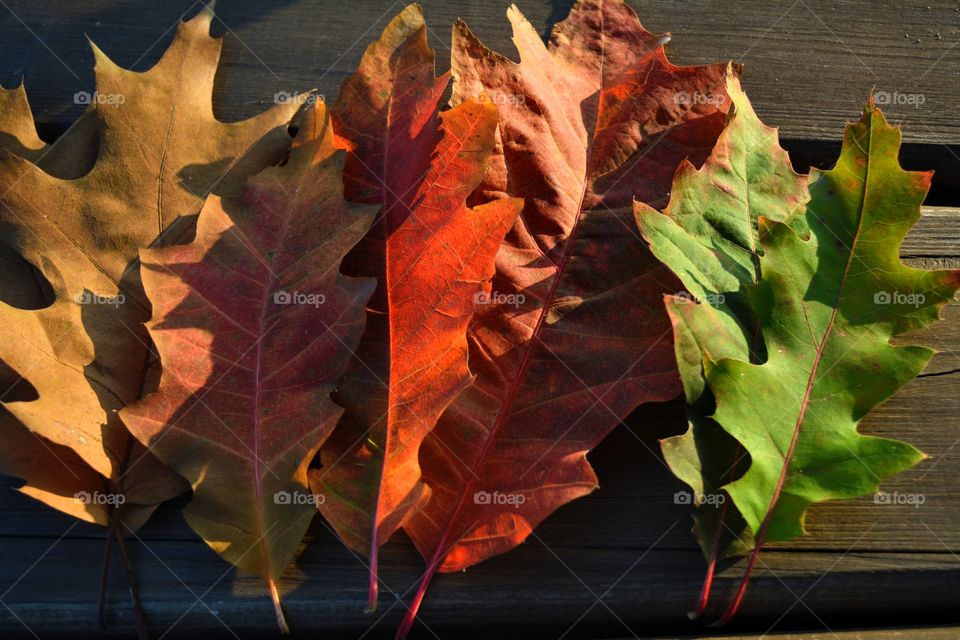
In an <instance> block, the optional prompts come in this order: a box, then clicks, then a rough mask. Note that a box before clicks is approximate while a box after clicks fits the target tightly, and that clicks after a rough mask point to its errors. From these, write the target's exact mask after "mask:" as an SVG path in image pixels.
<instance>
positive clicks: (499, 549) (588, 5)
mask: <svg viewBox="0 0 960 640" xmlns="http://www.w3.org/2000/svg"><path fill="white" fill-rule="evenodd" d="M508 15H509V18H510V21H511V23H512V24H513V31H514V35H513V40H514V43H515V44H516V46H517V49H518V51H519V53H520V62H519V63H514V62H511V61H510V60H508V59H507V58H505V57H503V56H501V55H499V54H496V53H494V52H492V51H490V50H489V49H487V48H486V47H484V46H483V45H482V44H481V43H480V42H479V41H478V40H477V38H476V37H475V36H473V34H471V33H470V31H469V30H468V29H467V27H466V26H465V25H464V24H463V23H457V25H456V26H455V27H454V38H453V53H452V60H453V63H452V64H453V74H454V76H455V77H456V79H457V82H456V84H455V87H454V92H453V102H454V104H459V103H460V102H462V101H463V100H465V99H467V98H468V97H469V96H472V95H478V94H483V95H486V96H488V98H487V99H488V100H490V101H491V102H493V103H494V104H495V105H496V107H497V109H498V119H499V141H498V145H497V152H496V153H495V154H494V157H493V158H492V160H491V169H490V171H489V172H488V173H487V176H486V179H485V180H484V182H483V184H482V185H481V187H480V188H479V189H478V191H477V193H475V194H474V196H473V197H472V199H471V202H472V203H485V202H496V201H497V199H499V198H502V197H504V196H505V195H509V196H519V197H522V198H524V199H525V203H526V204H525V206H524V209H523V212H522V213H521V214H520V216H519V218H518V220H517V223H516V224H515V226H514V227H513V229H512V230H511V231H510V233H509V234H508V235H507V238H506V241H505V242H504V243H503V246H502V247H501V248H500V251H499V254H498V256H497V272H496V275H495V277H494V279H493V285H492V289H493V293H492V295H491V298H490V300H489V302H490V304H488V305H486V306H485V307H484V309H483V310H482V311H480V312H478V313H477V314H476V316H475V318H474V320H473V322H472V324H471V326H470V331H469V341H470V368H471V370H472V371H473V372H474V373H475V374H476V375H477V380H476V382H475V383H474V385H473V386H472V387H470V388H469V389H467V390H466V391H465V392H464V393H463V394H462V395H461V396H460V397H459V398H457V400H456V401H455V402H454V403H453V404H452V406H451V407H450V408H449V409H448V410H447V412H446V413H445V414H444V415H443V417H442V418H441V419H440V421H439V422H438V425H437V427H436V429H435V430H434V431H433V432H432V433H431V434H430V436H429V437H428V438H427V439H426V440H425V441H424V444H423V447H422V449H421V453H420V460H421V463H422V466H423V469H424V478H425V480H426V482H427V484H428V485H429V486H430V487H431V489H432V491H433V497H432V499H431V500H430V502H429V503H427V505H426V507H425V508H424V509H423V510H422V511H420V512H419V513H417V514H415V515H414V516H413V517H412V518H411V519H410V520H409V521H408V522H407V524H406V525H405V529H406V531H407V532H408V533H409V535H410V537H411V538H412V539H413V541H414V543H415V544H416V545H417V547H418V549H419V550H420V552H421V553H422V554H423V556H424V558H425V559H426V561H427V572H426V574H425V576H424V579H423V580H422V581H421V584H420V586H419V589H418V591H417V593H416V594H415V596H414V600H413V606H412V607H411V609H410V610H409V611H408V614H407V616H406V618H405V619H404V622H403V624H402V625H401V628H400V630H399V633H398V636H404V635H406V633H407V632H408V631H409V629H410V627H411V625H412V624H413V621H414V617H415V615H416V611H417V609H418V607H419V605H420V603H421V601H422V599H423V597H424V594H425V592H426V589H427V586H428V584H429V582H430V579H431V577H432V576H433V574H434V572H435V571H438V570H439V571H444V572H446V571H457V570H461V569H463V568H466V567H468V566H470V565H473V564H475V563H477V562H480V561H482V560H484V559H485V558H488V557H490V556H492V555H495V554H498V553H503V552H505V551H508V550H509V549H512V548H513V547H515V546H516V545H518V544H520V542H522V541H523V540H524V539H525V538H526V537H527V536H528V535H529V534H530V532H531V531H532V530H533V528H534V527H536V526H537V524H539V523H540V522H541V521H542V520H543V519H544V518H546V517H547V516H548V515H550V514H551V513H552V512H553V511H554V510H555V509H557V508H558V507H560V506H562V505H563V504H565V503H567V502H569V501H571V500H573V499H575V498H577V497H580V496H583V495H584V494H587V493H589V492H591V491H593V490H594V489H596V487H597V478H596V476H595V474H594V472H593V469H592V468H591V467H590V465H589V463H588V462H587V460H586V454H587V452H588V451H590V450H591V449H592V448H593V447H595V446H596V445H597V444H598V443H599V442H600V440H602V439H603V438H604V436H606V435H607V434H608V433H609V432H610V431H611V430H612V429H613V428H614V427H616V426H617V425H618V424H619V423H620V421H621V420H622V419H624V418H625V417H626V416H627V415H628V414H629V413H630V412H631V411H632V410H633V409H634V408H635V407H636V406H637V405H639V404H641V403H644V402H650V401H658V400H665V399H668V398H671V397H673V396H675V395H676V394H677V393H678V392H679V391H680V385H679V381H678V377H677V371H676V362H675V360H674V355H673V346H672V343H671V329H670V322H669V320H668V318H667V316H666V313H665V312H664V311H663V305H662V296H663V294H664V293H666V292H675V291H677V290H678V289H677V287H678V284H677V282H676V280H675V279H674V278H673V276H672V275H671V274H669V273H668V272H667V271H666V270H665V269H663V268H662V267H661V266H660V265H659V264H658V262H657V260H656V259H654V258H653V256H652V255H651V254H650V252H649V251H648V249H647V248H646V246H645V245H644V243H643V242H642V240H641V239H640V237H639V234H638V233H637V232H636V229H635V227H634V225H633V216H632V203H633V200H634V199H635V198H636V199H639V200H642V201H645V202H664V201H665V200H666V197H667V194H668V192H669V189H670V183H671V179H672V176H673V173H674V171H675V170H676V168H677V166H678V164H679V163H680V162H681V161H682V160H684V159H685V158H686V159H690V160H691V161H692V162H694V163H698V164H699V163H701V162H702V161H703V160H704V159H705V158H706V156H707V155H708V153H709V151H710V149H711V148H712V147H713V144H714V142H715V141H716V139H717V137H718V135H719V134H720V132H721V130H722V128H723V124H724V121H725V118H726V112H727V110H728V108H729V98H728V97H727V95H726V89H725V86H726V84H725V81H726V76H727V75H728V73H737V72H738V69H737V68H734V67H729V66H728V65H726V64H716V65H710V66H702V67H677V66H675V65H673V64H671V63H670V62H669V61H668V60H667V58H666V56H665V54H664V51H663V44H664V43H665V42H666V41H667V40H668V38H667V37H660V36H657V35H654V34H651V33H648V32H647V31H646V30H645V29H644V28H643V27H642V26H641V24H640V22H639V20H638V18H637V16H636V14H634V13H633V11H632V10H631V9H630V8H629V7H628V6H627V5H626V4H625V3H624V2H622V1H620V0H579V1H578V2H577V3H576V4H575V5H574V7H573V9H572V10H571V14H570V16H569V17H568V18H567V19H566V20H565V21H564V22H562V23H560V24H558V25H557V26H556V27H555V28H554V30H553V34H552V36H551V39H550V44H549V46H545V45H544V43H543V41H542V40H541V38H540V36H539V35H538V34H537V32H536V30H535V29H534V28H533V26H532V25H530V23H529V22H528V21H527V20H526V19H525V18H524V17H523V16H522V15H521V14H520V12H519V11H518V10H517V9H516V8H515V7H514V8H511V9H510V11H509V12H508Z"/></svg>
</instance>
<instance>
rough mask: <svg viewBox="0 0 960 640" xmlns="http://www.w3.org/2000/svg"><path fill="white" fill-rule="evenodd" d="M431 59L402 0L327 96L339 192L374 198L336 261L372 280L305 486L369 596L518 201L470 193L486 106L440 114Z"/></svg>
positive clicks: (420, 499) (439, 87) (411, 496)
mask: <svg viewBox="0 0 960 640" xmlns="http://www.w3.org/2000/svg"><path fill="white" fill-rule="evenodd" d="M434 66H435V65H434V53H433V51H432V50H430V49H429V48H428V47H427V38H426V27H425V25H424V21H423V15H422V13H421V11H420V8H419V7H417V6H416V5H411V6H410V7H407V8H406V9H405V10H404V11H403V12H402V13H400V14H399V15H398V16H397V17H396V18H394V20H393V21H392V22H391V23H390V24H389V26H388V27H387V28H386V30H385V31H384V33H383V35H382V36H381V38H380V39H379V40H378V41H376V42H374V43H373V44H372V45H370V47H369V48H368V49H367V51H366V53H365V55H364V57H363V60H362V62H361V64H360V68H359V70H358V71H357V73H356V74H355V75H353V76H352V77H350V78H349V79H348V80H347V81H346V82H345V83H344V86H343V90H342V94H341V97H340V100H339V101H338V102H337V104H336V105H335V106H334V107H333V110H332V112H333V118H334V128H335V130H336V132H337V135H338V137H339V139H340V141H341V144H342V145H343V146H345V147H346V148H347V149H348V150H349V153H348V156H347V165H346V173H345V184H346V193H347V196H348V198H350V199H353V200H356V201H359V202H368V203H373V204H376V205H379V206H380V209H381V210H380V216H379V219H378V223H377V224H376V226H375V227H374V228H373V229H372V230H371V232H370V233H369V234H368V236H367V237H366V238H365V239H364V241H363V242H362V243H361V244H360V245H358V247H357V249H356V250H354V251H353V252H352V253H351V255H350V256H349V257H348V260H347V262H346V263H345V271H346V272H347V273H351V274H355V275H363V276H370V277H375V278H377V279H378V282H379V285H378V288H377V291H376V292H375V293H374V296H373V298H372V299H371V303H370V317H369V320H368V322H367V329H366V332H365V333H364V337H363V340H362V342H361V344H360V347H359V349H358V350H357V354H356V358H355V359H354V361H353V362H352V363H351V366H350V367H349V369H348V371H347V376H346V378H345V380H344V383H343V386H342V388H341V389H340V390H339V391H338V394H337V401H338V402H340V403H341V404H343V406H345V407H346V408H347V413H346V414H345V416H344V419H343V420H342V421H341V423H340V425H338V427H337V429H336V431H335V432H334V435H333V436H332V437H331V438H330V440H329V441H328V442H327V444H326V445H324V447H323V449H322V450H321V463H322V468H321V469H318V470H315V471H313V472H312V475H311V486H312V487H313V488H314V491H315V492H317V493H318V494H321V495H323V497H324V500H322V501H321V502H320V503H319V508H320V511H321V512H322V513H323V515H324V516H325V517H326V519H327V520H328V521H329V522H330V523H331V525H332V526H333V527H334V529H335V530H336V531H337V533H338V535H339V536H340V537H341V538H342V539H343V541H344V542H345V543H346V544H347V545H348V546H350V547H351V548H353V549H355V550H357V551H359V552H361V553H365V554H368V555H369V557H370V597H369V602H368V608H369V609H374V608H376V601H377V585H378V583H377V551H378V548H379V546H380V545H381V544H383V543H384V542H386V541H387V539H388V538H389V537H390V536H391V534H393V533H394V532H395V531H396V530H397V529H398V528H400V527H401V526H402V525H403V523H404V522H405V521H406V519H407V518H409V517H410V515H411V514H412V513H413V512H415V511H416V510H417V509H419V508H421V507H422V505H423V504H424V503H425V502H426V500H427V499H428V495H429V494H428V490H427V488H426V486H425V485H424V484H423V482H422V481H421V479H420V465H419V461H418V457H417V453H418V451H419V448H420V443H421V441H422V440H423V438H424V437H425V436H426V435H427V433H429V431H430V430H431V429H432V428H433V426H434V424H435V423H436V421H437V418H438V417H439V416H440V414H441V413H442V412H443V410H444V409H445V408H446V407H447V406H448V405H449V404H450V402H451V401H452V400H453V399H454V398H455V397H456V396H457V395H458V394H459V393H460V392H461V391H462V390H463V389H464V388H466V387H467V386H468V385H469V384H470V382H471V376H470V373H469V371H468V369H467V340H466V331H467V325H468V323H469V321H470V318H471V316H472V315H473V313H474V311H475V309H476V306H477V305H476V301H477V300H482V299H483V297H484V296H485V295H486V293H487V292H488V291H489V281H490V278H491V277H492V276H493V269H494V257H495V255H496V252H497V249H498V247H499V246H500V244H501V242H502V241H503V238H504V235H505V234H506V232H507V230H508V229H509V228H510V226H511V225H512V224H513V221H514V220H515V218H516V216H517V213H518V212H519V211H520V207H521V204H522V203H521V201H519V200H516V199H501V200H498V201H496V202H491V203H489V204H485V205H482V206H478V207H474V208H470V207H467V206H466V199H467V197H468V196H469V195H470V193H471V192H472V191H473V190H474V189H475V188H476V187H477V186H478V185H479V184H480V181H481V179H482V178H483V176H484V173H485V171H486V165H487V161H488V159H489V158H490V154H491V151H492V149H493V144H494V132H495V130H496V126H497V118H496V111H495V109H494V108H493V105H492V104H490V103H489V102H487V103H480V102H475V101H464V102H463V104H461V105H460V106H458V107H456V108H454V109H452V110H450V111H446V112H444V113H439V114H438V104H439V102H440V99H441V96H442V95H443V93H444V91H445V89H446V86H447V83H448V80H449V74H444V75H442V76H440V77H435V75H434Z"/></svg>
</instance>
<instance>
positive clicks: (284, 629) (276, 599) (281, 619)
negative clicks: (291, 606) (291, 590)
mask: <svg viewBox="0 0 960 640" xmlns="http://www.w3.org/2000/svg"><path fill="white" fill-rule="evenodd" d="M267 586H269V587H270V599H271V600H273V610H274V611H275V612H276V614H277V626H278V627H280V633H282V634H284V635H286V634H288V633H290V627H289V625H287V618H286V617H285V616H284V615H283V605H282V604H281V602H280V590H279V589H278V588H277V581H276V580H274V579H273V578H272V577H270V578H267Z"/></svg>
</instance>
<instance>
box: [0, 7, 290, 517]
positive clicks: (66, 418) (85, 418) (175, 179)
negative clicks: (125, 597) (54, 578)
mask: <svg viewBox="0 0 960 640" xmlns="http://www.w3.org/2000/svg"><path fill="white" fill-rule="evenodd" d="M212 15H213V13H212V10H211V9H210V8H206V9H204V10H203V11H202V12H201V13H200V14H199V15H197V16H196V17H195V18H193V19H192V20H190V21H189V22H186V23H181V25H180V27H179V29H178V32H177V35H176V37H175V38H174V41H173V43H172V44H171V45H170V48H169V49H168V50H167V51H166V53H165V54H164V56H163V57H162V58H161V60H160V61H159V62H158V63H157V64H156V65H155V66H154V67H153V68H152V69H150V70H149V71H146V72H144V73H136V72H132V71H128V70H125V69H121V68H120V67H118V66H116V65H115V64H114V63H113V62H111V61H110V60H109V59H108V58H107V57H106V55H104V54H103V53H102V52H101V51H100V50H99V49H97V48H96V47H94V48H93V49H94V57H95V59H96V69H95V72H96V80H97V91H98V94H99V96H100V99H98V100H97V104H96V107H95V111H94V112H92V113H95V116H96V118H97V119H98V120H99V122H100V126H99V129H98V130H99V131H100V136H101V140H100V151H99V156H98V157H97V160H96V163H95V164H94V165H93V167H92V168H91V169H90V170H89V172H87V173H85V174H84V175H82V176H79V177H75V179H64V177H62V176H63V175H66V176H69V177H74V176H73V175H72V174H73V173H74V172H75V170H76V169H77V168H78V167H80V166H81V165H82V162H81V160H82V159H78V160H74V161H71V160H70V159H69V158H67V157H66V154H63V155H64V156H65V158H64V159H62V160H58V162H59V163H61V164H57V165H56V166H58V167H60V168H59V169H58V171H59V172H60V174H61V175H51V174H50V173H47V172H46V171H44V170H43V168H41V167H38V166H36V165H34V164H33V163H32V162H30V161H29V160H27V159H24V158H21V157H18V156H17V155H14V154H13V153H10V152H9V151H7V152H3V153H2V154H0V194H2V197H0V215H2V221H3V224H4V226H5V229H6V230H5V232H4V233H3V240H4V241H5V242H7V243H8V244H10V245H11V248H12V249H14V250H15V251H16V252H18V254H19V255H20V256H21V257H22V258H23V259H24V260H26V262H28V263H29V264H31V265H34V266H36V267H37V268H38V269H39V270H40V272H41V273H42V274H43V277H44V278H45V279H46V281H48V282H49V283H50V286H51V288H52V292H53V295H54V299H53V301H52V303H50V304H49V305H48V306H45V307H44V308H39V309H20V308H14V307H11V306H9V305H7V304H2V303H0V359H2V360H3V361H4V362H6V363H7V364H8V365H9V366H10V367H11V368H12V369H13V370H15V371H16V372H17V373H18V374H20V375H22V376H24V377H25V378H26V379H28V380H29V381H30V383H31V384H32V385H33V387H34V388H35V390H36V392H37V397H36V399H34V400H31V401H8V402H5V403H4V406H5V407H6V409H7V410H9V411H10V412H11V413H12V414H13V415H14V416H15V417H16V418H17V419H18V420H19V421H20V422H22V423H23V424H24V425H25V426H26V427H27V428H29V429H30V430H31V431H32V432H33V433H35V434H37V435H40V436H42V437H44V438H46V439H48V440H49V441H51V442H54V443H57V444H60V445H63V446H66V447H69V448H71V449H73V450H74V451H76V452H77V453H78V454H79V456H80V457H81V458H82V459H83V460H84V461H85V462H86V463H87V464H89V465H90V466H91V468H92V469H94V470H95V471H96V472H97V473H99V474H101V475H103V476H104V477H105V478H107V479H109V480H110V483H111V486H112V491H114V492H126V493H128V494H130V495H127V497H128V498H129V500H128V504H130V503H132V500H133V498H134V497H136V498H137V499H138V500H146V503H145V504H146V506H149V507H152V506H153V505H156V504H157V503H159V502H162V501H163V500H166V499H168V498H169V497H171V496H173V495H176V494H177V493H179V492H181V491H182V490H183V486H182V481H180V480H179V479H178V478H177V477H176V476H175V475H174V474H172V473H171V472H169V471H164V472H162V473H163V475H162V476H160V477H158V476H156V474H157V473H158V471H159V470H160V469H162V467H159V466H158V465H157V464H156V462H155V461H154V460H152V459H151V456H150V455H149V454H148V453H147V452H146V450H145V449H143V448H142V447H140V446H139V445H138V444H136V443H135V441H133V440H132V439H131V438H129V436H128V434H127V432H126V430H125V429H124V427H123V425H122V424H121V423H120V422H119V419H118V418H117V416H116V411H117V410H118V409H120V408H121V407H122V406H124V405H125V404H128V403H130V402H133V401H135V400H137V399H138V398H140V397H141V396H142V394H143V392H144V390H145V389H149V388H150V386H151V384H152V380H151V367H150V366H149V362H150V361H149V348H148V345H149V341H148V338H147V336H146V333H145V332H144V330H143V328H142V322H143V321H144V320H145V319H146V318H147V317H148V315H149V313H148V308H149V307H148V304H147V303H146V301H145V299H144V297H143V292H142V287H141V284H140V279H139V265H138V263H137V252H138V250H139V248H141V247H147V246H150V245H151V244H154V243H160V244H162V243H165V242H169V241H174V240H177V239H179V238H181V237H182V236H184V235H185V234H187V233H189V232H190V230H191V221H192V219H193V214H195V212H196V211H197V210H198V209H199V207H200V206H201V203H202V201H203V196H205V195H206V193H207V192H209V191H211V190H215V191H217V192H230V191H231V190H235V189H236V188H237V187H238V185H242V183H243V180H244V179H245V177H246V176H247V175H249V173H250V172H251V171H254V170H256V169H257V168H259V167H260V166H263V165H267V164H271V163H273V162H275V161H276V160H277V159H278V158H279V157H281V156H282V154H283V153H284V152H285V150H286V148H287V146H288V144H289V136H288V135H287V133H286V123H287V122H288V121H289V119H290V117H291V116H292V114H293V113H294V111H295V110H296V108H297V106H296V105H280V106H277V107H275V108H273V109H271V110H269V111H268V112H266V113H264V114H261V115H259V116H257V117H255V118H252V119H250V120H247V121H244V122H240V123H232V124H224V123H221V122H219V121H217V120H216V119H215V117H214V115H213V109H212V91H213V80H214V75H215V73H216V68H217V60H218V57H219V52H220V41H219V40H215V39H213V38H211V37H210V36H209V35H208V32H209V28H210V22H211V19H212ZM184 69H189V73H184ZM6 99H7V100H8V101H9V100H10V94H7V96H6ZM12 99H13V103H14V104H19V105H20V106H19V107H18V108H19V109H20V111H21V112H22V111H23V109H24V108H25V100H24V101H22V102H21V101H20V98H19V97H18V96H17V95H13V97H12ZM90 117H91V116H85V118H90ZM24 118H25V115H20V116H14V117H13V118H12V120H11V119H9V118H8V120H7V122H8V123H10V122H14V125H10V124H8V125H6V126H7V127H8V128H9V129H10V130H12V131H15V132H16V133H15V134H14V135H17V136H19V137H20V139H21V142H22V143H23V148H25V149H28V150H30V153H26V152H25V154H26V155H28V156H31V155H32V154H33V157H35V158H36V159H37V161H38V162H41V160H40V158H39V156H38V155H35V154H39V153H40V152H41V148H40V147H38V145H37V140H36V139H34V138H32V137H30V132H29V131H26V130H25V125H24V122H23V120H24ZM81 120H83V119H81ZM78 126H80V125H78ZM82 126H84V127H86V126H87V125H85V124H84V125H82ZM82 132H83V131H82V130H81V131H79V132H78V134H74V135H76V136H77V139H80V138H82V137H83V136H81V135H79V134H80V133H82ZM70 146H71V147H75V146H76V147H79V146H80V145H79V143H71V145H70ZM20 150H21V151H22V150H23V149H20ZM60 156H61V154H60V153H57V154H56V155H55V156H54V158H60ZM45 157H46V158H49V157H50V156H45ZM71 162H73V163H74V164H71ZM52 166H53V165H52V164H51V165H50V166H48V167H47V168H48V169H49V168H51V167H52ZM178 221H179V223H178ZM158 236H161V237H160V238H158ZM132 487H140V488H142V489H144V491H143V492H140V493H139V494H137V495H136V496H135V494H134V493H131V490H132ZM148 488H149V490H147V489H148ZM128 526H129V523H128Z"/></svg>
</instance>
